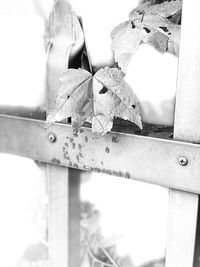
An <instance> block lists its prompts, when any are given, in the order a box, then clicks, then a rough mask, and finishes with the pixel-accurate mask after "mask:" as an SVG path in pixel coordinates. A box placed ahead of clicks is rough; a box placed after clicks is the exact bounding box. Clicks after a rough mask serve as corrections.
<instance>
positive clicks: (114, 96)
mask: <svg viewBox="0 0 200 267" xmlns="http://www.w3.org/2000/svg"><path fill="white" fill-rule="evenodd" d="M95 78H96V79H97V80H98V81H99V82H100V83H101V84H103V86H104V87H105V88H107V89H108V93H107V94H103V95H102V98H101V102H100V104H101V103H104V107H103V111H104V115H112V116H116V117H120V118H122V119H124V120H129V121H131V122H133V123H135V124H136V125H138V126H139V127H140V128H142V123H141V118H140V110H139V106H138V102H137V98H136V96H135V94H134V93H133V90H132V89H131V87H130V86H129V85H128V84H127V83H126V82H125V81H124V74H123V73H122V72H121V71H120V70H119V69H117V68H112V69H110V68H104V69H100V70H99V71H98V72H97V73H96V74H95ZM105 103H108V105H105Z"/></svg>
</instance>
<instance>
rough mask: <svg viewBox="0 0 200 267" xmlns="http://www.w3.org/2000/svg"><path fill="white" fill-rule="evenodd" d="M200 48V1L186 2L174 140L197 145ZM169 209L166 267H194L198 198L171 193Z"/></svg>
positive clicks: (199, 104) (199, 113) (180, 193)
mask: <svg viewBox="0 0 200 267" xmlns="http://www.w3.org/2000/svg"><path fill="white" fill-rule="evenodd" d="M199 47H200V1H199V0H184V1H183V13H182V31H181V45H180V56H179V69H178V83H177V97H176V111H175V125H174V138H175V139H178V140H185V141H191V142H196V143H199V142H200V48H199ZM180 156H181V155H180ZM182 156H184V155H182ZM177 164H178V163H177ZM188 164H190V162H188ZM180 168H187V166H180ZM191 175H192V173H191ZM169 209H170V210H169V226H168V243H167V254H166V267H192V266H193V261H194V249H195V237H196V225H197V213H198V195H195V194H189V193H184V192H180V191H176V190H170V202H169Z"/></svg>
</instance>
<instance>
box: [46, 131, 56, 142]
mask: <svg viewBox="0 0 200 267" xmlns="http://www.w3.org/2000/svg"><path fill="white" fill-rule="evenodd" d="M48 138H49V141H50V142H51V143H54V142H55V141H56V136H55V134H52V133H51V134H49V136H48Z"/></svg>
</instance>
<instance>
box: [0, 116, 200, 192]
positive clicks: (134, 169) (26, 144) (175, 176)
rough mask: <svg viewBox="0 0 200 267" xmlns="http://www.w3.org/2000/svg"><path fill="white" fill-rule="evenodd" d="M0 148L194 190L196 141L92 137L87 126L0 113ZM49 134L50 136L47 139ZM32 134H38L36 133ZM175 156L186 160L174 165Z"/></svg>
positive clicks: (198, 187) (199, 182) (198, 156)
mask: <svg viewBox="0 0 200 267" xmlns="http://www.w3.org/2000/svg"><path fill="white" fill-rule="evenodd" d="M0 125H1V127H0V140H1V142H0V152H2V153H11V154H16V155H20V156H23V157H29V158H32V159H34V160H37V161H41V162H47V163H53V164H57V165H61V166H68V167H72V168H78V169H83V170H87V171H96V172H102V173H106V174H111V175H115V176H119V177H124V178H127V179H136V180H140V181H145V182H148V183H153V184H158V185H161V186H166V187H170V188H175V189H180V190H183V191H188V192H195V193H200V179H199V173H200V146H199V145H198V144H192V143H186V142H180V141H174V140H165V139H159V138H152V137H144V136H138V135H130V134H121V133H115V132H111V133H109V134H107V135H106V136H105V137H104V138H100V139H93V138H92V135H91V130H90V129H89V128H84V127H83V128H82V129H81V131H80V133H79V134H78V136H74V135H73V132H72V129H71V126H69V125H65V124H54V125H52V126H50V127H49V128H45V122H44V121H42V120H34V119H26V118H19V117H14V116H7V115H0ZM49 134H52V135H55V136H56V138H57V139H56V142H49ZM37 136H38V138H37ZM180 157H185V158H187V159H188V165H187V166H185V167H184V168H183V167H182V166H180V164H179V159H180Z"/></svg>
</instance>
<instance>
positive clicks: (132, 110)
mask: <svg viewBox="0 0 200 267" xmlns="http://www.w3.org/2000/svg"><path fill="white" fill-rule="evenodd" d="M61 81H62V85H61V87H60V89H59V95H58V97H57V100H56V104H55V106H54V108H53V109H52V110H51V111H50V113H49V115H48V117H47V124H51V123H53V122H58V121H63V120H65V119H66V118H68V117H72V127H73V130H74V131H75V132H78V131H79V129H80V127H81V125H82V124H83V123H84V122H85V121H86V120H87V121H90V122H91V123H92V132H93V135H94V137H100V136H103V135H104V134H106V133H107V132H108V131H110V130H111V129H112V126H113V120H114V117H115V116H116V117H121V118H122V119H124V120H129V121H131V122H133V123H135V124H136V125H138V126H139V127H140V128H142V123H141V117H140V110H139V106H138V101H137V98H136V96H135V94H134V93H133V91H132V89H131V88H130V86H129V85H128V84H127V83H126V82H125V81H124V74H123V73H122V72H121V71H120V70H119V69H117V68H108V67H106V68H103V69H100V70H99V71H98V72H97V73H96V74H95V75H94V76H92V75H91V73H89V72H88V71H86V70H83V69H78V70H76V69H68V70H67V71H66V72H65V73H64V75H63V77H62V78H61Z"/></svg>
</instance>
